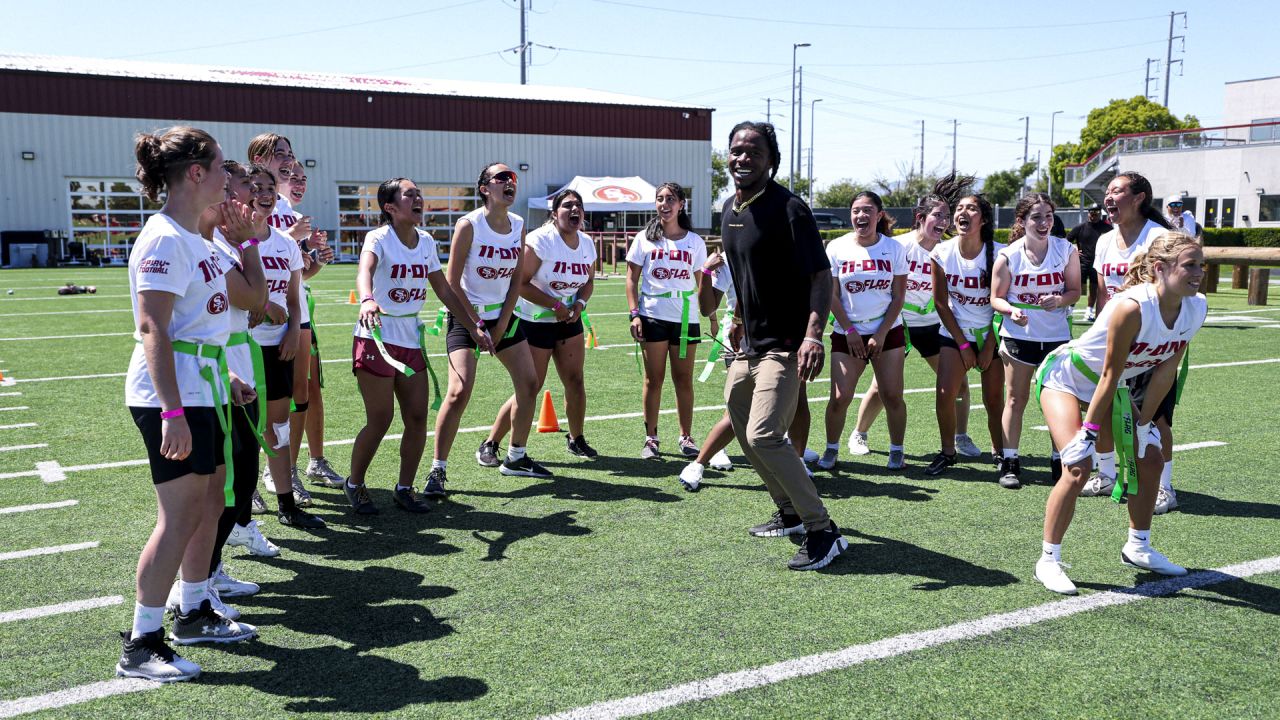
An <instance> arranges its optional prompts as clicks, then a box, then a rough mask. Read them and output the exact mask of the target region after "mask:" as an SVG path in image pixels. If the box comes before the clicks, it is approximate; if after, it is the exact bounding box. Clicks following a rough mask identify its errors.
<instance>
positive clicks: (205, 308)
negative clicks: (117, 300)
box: [124, 213, 231, 408]
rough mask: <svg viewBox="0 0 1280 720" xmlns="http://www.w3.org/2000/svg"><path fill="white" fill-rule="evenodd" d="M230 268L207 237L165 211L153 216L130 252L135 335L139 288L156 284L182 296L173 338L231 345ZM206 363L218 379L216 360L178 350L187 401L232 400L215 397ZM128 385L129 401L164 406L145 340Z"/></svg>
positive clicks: (205, 404)
mask: <svg viewBox="0 0 1280 720" xmlns="http://www.w3.org/2000/svg"><path fill="white" fill-rule="evenodd" d="M225 273H226V267H225V266H224V265H223V264H222V262H220V260H219V258H218V256H217V255H216V254H214V252H213V250H212V249H211V248H210V246H209V244H208V243H207V242H205V239H204V238H202V237H200V236H199V235H196V234H195V233H191V232H187V231H186V230H185V229H183V228H182V226H180V225H178V224H177V223H175V222H174V221H173V220H172V219H170V218H169V216H167V215H165V214H164V213H156V214H155V215H152V216H151V217H149V218H147V223H146V225H144V226H143V228H142V232H141V233H139V235H138V239H137V241H136V242H135V243H134V246H133V252H132V253H131V254H130V255H129V295H130V297H131V298H132V301H131V302H132V303H133V322H134V328H135V332H134V339H139V340H140V338H141V336H140V335H139V334H138V333H137V331H136V328H137V325H138V319H139V318H138V293H140V292H144V291H148V290H151V291H161V292H167V293H172V294H173V295H176V296H177V298H176V299H175V301H174V304H173V316H172V317H171V318H170V320H169V339H170V340H185V341H187V342H193V343H198V344H204V345H220V346H221V345H226V344H227V336H228V335H230V334H231V322H230V319H229V318H228V313H227V310H228V309H229V308H230V306H231V303H229V302H228V301H227V279H226V277H225ZM205 366H208V367H211V368H213V371H214V377H215V382H216V378H217V377H218V373H217V367H218V364H217V361H216V360H214V359H212V358H203V357H197V356H195V355H189V354H187V353H183V352H174V354H173V368H174V374H175V376H176V379H177V381H178V391H179V394H180V396H181V399H182V405H183V406H184V407H215V406H216V405H218V404H225V403H226V402H228V401H229V398H225V397H223V398H220V399H219V400H218V401H215V398H214V396H213V393H212V392H211V390H210V388H209V384H208V383H207V382H205V380H204V378H202V377H200V368H202V367H205ZM124 388H125V389H124V402H125V405H127V406H129V407H146V408H158V407H161V405H160V398H159V396H157V395H156V390H155V386H154V385H153V384H152V382H151V373H150V372H149V371H148V369H147V358H146V355H145V354H143V351H142V343H141V342H138V343H136V344H135V345H134V347H133V357H132V358H130V360H129V371H128V373H126V376H125V386H124ZM219 392H221V391H219Z"/></svg>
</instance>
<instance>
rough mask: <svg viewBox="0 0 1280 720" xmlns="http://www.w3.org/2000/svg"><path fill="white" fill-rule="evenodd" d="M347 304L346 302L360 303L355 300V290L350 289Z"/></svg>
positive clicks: (350, 303) (349, 303) (351, 303)
mask: <svg viewBox="0 0 1280 720" xmlns="http://www.w3.org/2000/svg"><path fill="white" fill-rule="evenodd" d="M347 304H348V305H359V304H360V303H358V302H356V291H355V290H352V291H351V294H350V295H348V296H347Z"/></svg>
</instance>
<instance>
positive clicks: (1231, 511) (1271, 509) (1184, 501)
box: [1175, 490, 1280, 520]
mask: <svg viewBox="0 0 1280 720" xmlns="http://www.w3.org/2000/svg"><path fill="white" fill-rule="evenodd" d="M1175 512H1180V513H1185V514H1187V515H1214V516H1219V517H1240V518H1263V519H1267V520H1280V505H1277V504H1275V503H1264V502H1254V501H1251V500H1224V499H1222V498H1218V497H1214V496H1213V495H1205V494H1204V493H1197V492H1191V491H1190V490H1178V508H1177V510H1175Z"/></svg>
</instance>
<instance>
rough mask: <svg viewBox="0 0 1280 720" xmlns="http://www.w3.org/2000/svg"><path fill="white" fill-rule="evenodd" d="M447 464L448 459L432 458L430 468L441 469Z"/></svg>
mask: <svg viewBox="0 0 1280 720" xmlns="http://www.w3.org/2000/svg"><path fill="white" fill-rule="evenodd" d="M448 465H449V461H448V460H434V459H433V460H432V461H431V469H432V470H435V469H436V468H440V469H441V470H444V469H445V468H446V467H448Z"/></svg>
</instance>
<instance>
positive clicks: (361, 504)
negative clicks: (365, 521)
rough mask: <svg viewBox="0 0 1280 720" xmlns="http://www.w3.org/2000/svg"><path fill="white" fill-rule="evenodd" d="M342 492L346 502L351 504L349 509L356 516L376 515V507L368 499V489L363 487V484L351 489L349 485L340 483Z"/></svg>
mask: <svg viewBox="0 0 1280 720" xmlns="http://www.w3.org/2000/svg"><path fill="white" fill-rule="evenodd" d="M342 492H344V493H346V496H347V502H349V503H351V508H352V509H353V510H355V511H356V514H357V515H377V514H378V508H377V506H375V505H374V504H373V500H371V499H370V498H369V488H367V487H365V484H364V483H360V484H359V485H357V486H355V487H351V485H350V484H349V483H342Z"/></svg>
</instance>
